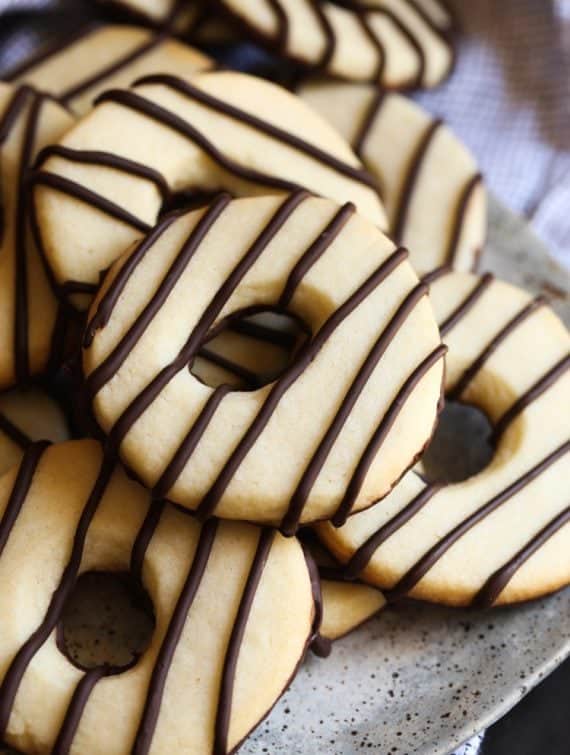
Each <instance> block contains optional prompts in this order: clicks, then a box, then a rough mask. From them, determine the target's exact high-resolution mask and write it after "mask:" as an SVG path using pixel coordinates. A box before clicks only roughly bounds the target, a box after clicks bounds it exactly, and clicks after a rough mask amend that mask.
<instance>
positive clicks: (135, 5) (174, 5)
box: [94, 0, 202, 32]
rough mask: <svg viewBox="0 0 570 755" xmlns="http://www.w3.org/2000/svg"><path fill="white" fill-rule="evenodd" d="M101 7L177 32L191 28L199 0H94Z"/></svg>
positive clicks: (197, 11)
mask: <svg viewBox="0 0 570 755" xmlns="http://www.w3.org/2000/svg"><path fill="white" fill-rule="evenodd" d="M94 1H95V4H96V5H99V6H101V8H103V9H108V10H111V11H116V12H118V13H119V14H122V15H125V16H126V17H128V18H131V19H133V20H136V21H137V22H139V23H147V24H150V25H152V26H156V27H158V28H161V29H163V28H169V29H172V30H175V31H178V32H184V31H188V30H189V29H191V28H192V27H193V26H194V24H195V23H196V22H197V21H198V19H199V16H200V13H201V7H200V6H201V5H202V2H201V1H200V0H94Z"/></svg>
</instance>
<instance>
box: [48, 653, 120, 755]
mask: <svg viewBox="0 0 570 755" xmlns="http://www.w3.org/2000/svg"><path fill="white" fill-rule="evenodd" d="M107 673H108V670H107V668H106V667H104V666H101V667H98V668H93V669H90V670H89V671H87V672H86V673H85V674H84V675H83V676H82V677H81V679H80V681H79V683H78V685H77V687H76V688H75V692H74V693H73V697H72V698H71V702H70V703H69V707H68V709H67V712H66V714H65V718H64V720H63V724H62V725H61V729H60V730H59V734H58V735H57V739H56V741H55V744H54V746H53V750H52V751H51V754H52V755H68V753H69V752H70V750H71V746H72V744H73V739H74V737H75V734H76V732H77V729H78V727H79V723H80V721H81V717H82V715H83V711H84V710H85V706H86V705H87V702H88V701H89V697H90V695H91V693H92V691H93V689H94V688H95V685H96V684H97V682H98V681H100V680H101V679H102V678H103V677H104V676H106V675H107Z"/></svg>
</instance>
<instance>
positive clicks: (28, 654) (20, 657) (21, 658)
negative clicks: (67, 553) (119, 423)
mask: <svg viewBox="0 0 570 755" xmlns="http://www.w3.org/2000/svg"><path fill="white" fill-rule="evenodd" d="M113 470H114V466H113V464H112V463H111V462H110V461H109V460H107V459H104V460H103V463H102V465H101V469H100V471H99V475H98V476H97V479H96V481H95V484H94V486H93V489H92V491H91V494H90V496H89V498H88V500H87V503H86V505H85V508H84V509H83V512H82V514H81V518H80V520H79V524H78V527H77V530H76V532H75V537H74V540H73V547H72V551H71V557H70V559H69V562H68V564H67V566H66V567H65V570H64V572H63V575H62V578H61V581H60V583H59V585H58V587H57V588H56V590H55V592H54V593H53V595H52V598H51V601H50V604H49V607H48V610H47V613H46V615H45V618H44V620H43V621H42V623H41V624H40V626H39V627H38V628H37V629H36V630H35V631H34V632H33V634H32V635H31V636H30V638H29V639H28V640H27V641H26V642H25V643H24V645H22V646H21V647H20V649H19V651H18V652H17V653H16V656H15V658H14V659H13V661H12V663H11V664H10V667H9V668H8V671H7V672H6V675H5V676H4V679H3V681H2V684H1V685H0V740H1V739H2V738H3V737H5V735H6V730H7V728H8V723H9V721H10V716H11V713H12V707H13V705H14V700H15V698H16V695H17V693H18V689H19V687H20V682H21V681H22V678H23V676H24V674H25V673H26V669H27V668H28V665H29V664H30V662H31V661H32V659H33V658H34V656H35V655H36V653H37V652H38V651H39V650H40V649H41V648H42V647H43V645H44V643H45V642H46V640H47V639H48V637H49V636H50V635H51V633H52V632H53V630H54V629H55V627H56V626H57V623H58V621H59V620H60V618H61V613H62V611H63V609H64V607H65V603H66V601H67V599H68V597H69V595H70V593H71V590H72V589H73V586H74V585H75V581H76V579H77V575H78V572H79V568H80V566H81V560H82V558H83V548H84V545H85V539H86V537H87V532H88V530H89V525H90V524H91V521H92V520H93V517H94V516H95V513H96V511H97V507H98V505H99V503H100V501H101V498H102V497H103V495H104V494H105V491H106V488H107V485H108V483H109V481H110V479H111V476H112V474H113Z"/></svg>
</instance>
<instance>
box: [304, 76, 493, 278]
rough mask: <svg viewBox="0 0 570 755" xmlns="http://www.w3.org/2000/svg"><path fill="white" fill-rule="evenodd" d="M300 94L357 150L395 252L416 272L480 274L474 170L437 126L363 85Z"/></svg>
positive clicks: (482, 205) (483, 215) (481, 199)
mask: <svg viewBox="0 0 570 755" xmlns="http://www.w3.org/2000/svg"><path fill="white" fill-rule="evenodd" d="M299 94H300V95H301V96H302V97H303V99H304V100H305V101H306V102H308V104H309V105H311V107H314V108H315V110H317V112H319V113H320V114H321V115H322V116H323V117H325V118H326V119H327V120H328V121H329V122H330V123H332V125H333V126H334V127H335V128H336V129H337V130H338V131H339V133H340V134H342V135H343V136H344V138H345V139H346V140H347V141H348V142H349V143H350V144H351V145H352V148H353V149H354V151H355V152H356V154H357V155H359V156H360V158H361V159H362V161H363V163H364V165H365V166H366V168H368V170H369V171H370V172H371V173H372V174H373V175H374V176H375V177H376V178H377V179H378V183H379V184H380V186H381V188H382V197H383V199H384V203H385V205H386V213H387V215H388V220H389V224H390V235H391V236H392V238H393V239H394V240H395V241H396V243H397V244H403V245H404V246H405V247H407V248H408V249H410V255H411V256H410V260H411V262H412V264H413V265H414V267H415V268H416V270H418V271H419V272H427V271H429V270H433V269H434V268H436V267H439V266H440V265H452V266H453V267H454V268H455V269H457V270H462V271H466V272H469V271H471V270H473V269H474V268H475V266H476V263H477V260H478V258H479V254H480V252H481V250H482V248H483V244H484V241H485V235H486V230H487V209H486V192H485V187H484V185H483V181H482V177H481V174H480V173H479V170H478V167H477V163H476V162H475V160H474V158H473V156H472V155H471V154H470V152H469V151H468V150H467V148H466V147H465V146H464V145H463V144H462V143H461V142H460V141H459V139H457V137H456V136H455V135H454V134H453V133H452V132H451V131H450V129H449V128H448V127H447V126H446V125H445V124H444V123H443V122H442V121H440V120H437V119H434V118H432V116H430V115H429V114H428V113H427V112H426V111H425V110H423V109H422V108H421V107H419V106H418V105H416V104H415V103H414V102H412V101H411V100H409V99H407V98H406V97H403V96H401V95H398V94H389V93H382V92H381V93H379V92H378V90H377V89H375V88H374V87H371V86H368V85H366V84H343V83H341V82H315V83H309V84H306V85H304V86H303V87H301V89H300V91H299Z"/></svg>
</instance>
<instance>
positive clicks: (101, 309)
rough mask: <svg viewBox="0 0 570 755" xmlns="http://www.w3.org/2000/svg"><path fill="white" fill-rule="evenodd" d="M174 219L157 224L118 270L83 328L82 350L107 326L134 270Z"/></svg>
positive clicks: (170, 217)
mask: <svg viewBox="0 0 570 755" xmlns="http://www.w3.org/2000/svg"><path fill="white" fill-rule="evenodd" d="M176 218H177V216H176V215H169V216H168V217H166V218H164V220H162V222H161V223H159V224H158V225H157V226H156V227H155V228H154V229H153V231H152V232H151V233H150V234H149V235H148V236H147V237H146V238H145V239H143V240H142V241H141V242H140V243H139V245H138V247H137V248H136V249H135V251H134V252H133V253H132V254H131V255H130V256H129V258H128V259H127V261H126V262H125V263H124V265H123V266H122V267H121V268H120V270H119V271H118V273H117V274H116V275H115V277H114V278H113V280H112V282H111V284H110V285H109V288H108V289H107V290H106V291H105V293H104V294H103V296H102V297H101V299H100V300H99V303H98V304H97V310H96V312H95V314H94V315H93V317H92V318H91V320H90V321H89V322H88V323H87V325H86V327H85V335H84V337H83V348H85V349H88V348H89V347H90V346H91V345H92V343H93V339H94V338H95V334H96V333H97V331H98V330H101V328H104V327H105V325H107V323H108V322H109V318H110V317H111V315H112V314H113V309H114V308H115V305H116V303H117V301H118V299H119V297H120V295H121V294H122V293H123V290H124V288H125V286H126V285H127V282H128V281H129V279H130V277H131V275H132V274H133V273H134V271H135V269H136V268H137V266H138V265H139V263H140V262H141V261H142V259H143V258H144V256H145V255H146V253H147V252H148V250H149V249H150V248H151V247H153V246H154V244H155V243H156V242H157V241H158V239H159V238H160V237H161V236H162V234H163V233H164V232H165V231H166V230H167V229H168V228H169V227H170V226H171V225H172V223H173V222H174V221H175V220H176ZM80 285H82V284H80ZM88 285H90V284H88Z"/></svg>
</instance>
